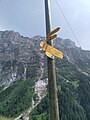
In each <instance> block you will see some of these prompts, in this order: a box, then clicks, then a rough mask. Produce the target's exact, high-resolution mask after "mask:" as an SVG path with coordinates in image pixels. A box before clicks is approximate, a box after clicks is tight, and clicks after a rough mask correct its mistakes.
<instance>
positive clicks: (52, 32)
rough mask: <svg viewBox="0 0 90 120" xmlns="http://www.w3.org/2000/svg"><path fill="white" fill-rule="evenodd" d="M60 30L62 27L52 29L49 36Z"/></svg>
mask: <svg viewBox="0 0 90 120" xmlns="http://www.w3.org/2000/svg"><path fill="white" fill-rule="evenodd" d="M59 30H60V27H57V28H56V29H55V30H53V31H51V32H50V33H48V34H47V37H50V36H51V35H53V34H54V33H56V32H58V31H59Z"/></svg>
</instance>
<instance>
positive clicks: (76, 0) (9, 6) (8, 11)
mask: <svg viewBox="0 0 90 120" xmlns="http://www.w3.org/2000/svg"><path fill="white" fill-rule="evenodd" d="M57 1H58V3H59V5H60V6H61V8H62V10H63V12H64V15H65V16H66V18H67V20H68V21H69V23H70V25H71V27H72V29H73V31H74V33H75V34H76V36H77V38H78V40H79V43H80V45H81V47H82V48H83V49H89V50H90V0H68V1H66V0H57ZM51 14H52V15H51V16H52V29H54V28H56V27H58V26H59V27H61V30H60V32H59V33H58V36H59V37H61V38H67V39H68V38H69V39H71V40H72V41H74V42H75V43H76V44H77V45H78V46H79V44H78V42H77V40H76V39H75V37H74V35H73V33H72V32H71V30H70V28H69V27H68V25H67V23H66V21H65V19H64V17H63V15H62V13H61V11H60V9H59V7H58V5H57V4H56V0H51ZM0 30H14V31H16V32H19V33H20V34H21V35H23V36H28V37H33V36H36V35H42V36H45V17H44V0H0Z"/></svg>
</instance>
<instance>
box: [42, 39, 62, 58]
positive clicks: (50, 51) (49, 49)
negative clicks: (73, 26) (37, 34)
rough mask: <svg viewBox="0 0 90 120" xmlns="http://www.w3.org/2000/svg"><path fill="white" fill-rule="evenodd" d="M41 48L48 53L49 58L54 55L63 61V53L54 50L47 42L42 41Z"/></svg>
mask: <svg viewBox="0 0 90 120" xmlns="http://www.w3.org/2000/svg"><path fill="white" fill-rule="evenodd" d="M40 46H41V47H42V49H43V50H44V51H46V55H47V56H48V57H50V56H51V55H52V56H53V55H54V56H56V57H58V58H61V59H62V58H63V54H62V52H61V51H59V50H57V49H56V48H54V47H52V46H50V45H48V44H46V43H45V42H43V41H41V42H40ZM50 58H52V57H50Z"/></svg>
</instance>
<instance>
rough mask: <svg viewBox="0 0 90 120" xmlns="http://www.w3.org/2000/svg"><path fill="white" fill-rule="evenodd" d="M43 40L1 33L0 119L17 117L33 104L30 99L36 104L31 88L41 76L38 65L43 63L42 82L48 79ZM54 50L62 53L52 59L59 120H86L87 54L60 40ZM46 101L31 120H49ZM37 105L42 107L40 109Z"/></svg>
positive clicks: (89, 82) (88, 106)
mask: <svg viewBox="0 0 90 120" xmlns="http://www.w3.org/2000/svg"><path fill="white" fill-rule="evenodd" d="M42 40H43V41H45V37H41V36H35V37H33V38H28V37H23V36H20V34H19V33H17V32H14V31H5V32H0V84H1V85H2V87H0V98H1V100H0V106H1V107H0V114H1V116H2V115H4V116H11V117H17V116H19V115H20V114H21V113H23V112H25V110H27V109H28V108H29V107H30V106H31V105H32V98H34V99H35V101H37V94H36V95H35V93H34V90H33V86H35V83H36V82H37V81H38V78H39V77H40V75H41V71H40V66H41V65H40V64H41V63H44V64H43V68H44V69H43V70H44V71H43V76H42V79H45V78H47V76H48V75H47V59H46V56H45V53H44V52H43V51H42V50H41V48H40V46H39V43H40V41H42ZM54 47H55V48H57V49H58V50H61V51H62V53H63V54H64V58H63V59H62V60H60V59H58V58H55V61H56V76H57V89H58V98H59V108H60V116H61V119H64V120H72V119H73V120H76V119H77V120H89V119H90V112H89V111H90V99H89V98H90V95H89V92H90V51H88V50H82V49H81V48H80V47H77V46H76V45H75V43H74V42H72V41H71V40H69V39H65V40H64V39H61V38H56V39H55V40H54ZM42 55H43V58H42V59H41V56H42ZM40 61H41V63H40ZM5 87H6V88H5ZM45 89H46V88H45ZM47 98H48V97H47ZM47 98H46V97H45V98H44V99H42V101H41V103H40V104H39V105H38V106H37V107H36V108H34V109H33V112H32V116H33V120H34V119H35V120H39V119H42V118H43V117H44V118H45V120H48V117H47V116H48V109H47V108H48V106H47V104H48V103H47V101H48V100H47ZM85 99H86V100H85ZM67 100H68V101H67ZM19 101H20V102H19ZM29 101H30V103H29ZM43 101H44V102H43ZM40 106H43V108H42V110H41V107H40ZM10 108H11V109H10ZM40 110H41V111H43V114H42V113H41V111H40ZM78 111H79V112H78ZM70 112H71V113H72V115H71V114H70ZM74 112H75V114H76V115H75V114H74ZM67 113H68V114H67Z"/></svg>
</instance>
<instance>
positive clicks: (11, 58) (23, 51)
mask: <svg viewBox="0 0 90 120" xmlns="http://www.w3.org/2000/svg"><path fill="white" fill-rule="evenodd" d="M37 52H38V50H37V49H36V48H35V45H34V43H33V42H32V39H30V38H25V37H23V36H20V34H19V33H17V32H14V31H3V32H2V31H1V32H0V84H1V85H8V84H10V83H12V82H13V81H15V80H25V79H26V78H28V77H29V74H30V73H29V71H30V67H31V66H32V65H33V64H37V65H38V60H39V56H38V55H37Z"/></svg>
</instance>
